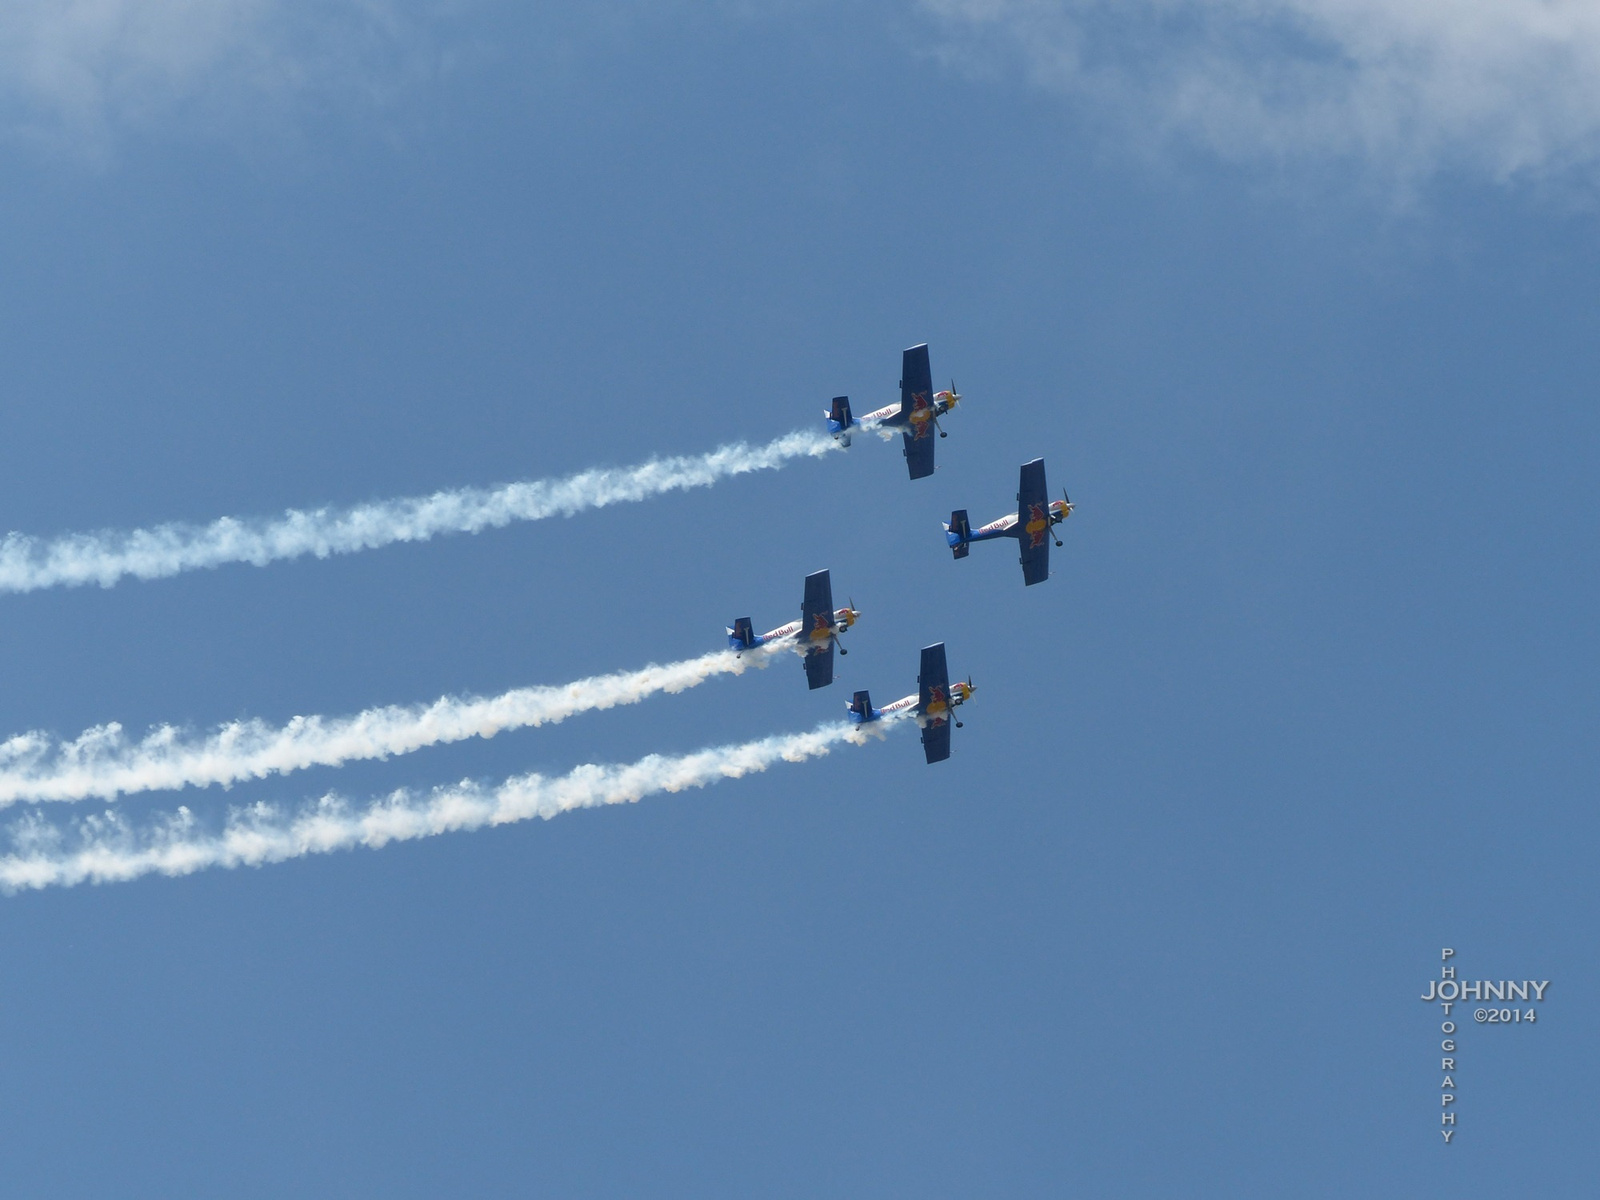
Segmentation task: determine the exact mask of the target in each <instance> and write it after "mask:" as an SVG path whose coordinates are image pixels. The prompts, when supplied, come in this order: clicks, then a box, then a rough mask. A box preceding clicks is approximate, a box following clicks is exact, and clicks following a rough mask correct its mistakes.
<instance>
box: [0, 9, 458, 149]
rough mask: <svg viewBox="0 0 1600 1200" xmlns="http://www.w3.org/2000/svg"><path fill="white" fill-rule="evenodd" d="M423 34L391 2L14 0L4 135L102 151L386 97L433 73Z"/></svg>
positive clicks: (9, 15)
mask: <svg viewBox="0 0 1600 1200" xmlns="http://www.w3.org/2000/svg"><path fill="white" fill-rule="evenodd" d="M427 7H428V6H426V5H422V6H412V9H411V11H412V12H417V11H418V10H419V9H421V10H426V8H427ZM423 29H424V22H423V21H419V20H418V19H417V18H415V17H403V16H402V15H401V13H400V9H399V8H398V7H396V6H395V5H393V4H392V3H390V0H0V130H3V131H4V132H5V133H6V134H8V135H10V136H13V137H15V136H19V135H21V136H27V137H33V138H38V139H42V140H48V141H51V142H61V141H63V140H64V141H66V142H68V143H69V144H75V145H77V146H78V147H80V148H83V149H88V150H91V151H92V150H94V149H95V148H96V147H97V146H98V145H100V144H101V143H103V142H104V140H105V139H106V138H107V137H108V136H109V135H111V134H113V133H115V132H117V131H118V130H124V129H148V128H151V127H154V126H157V125H172V124H179V125H185V126H190V127H198V128H220V127H232V126H235V125H237V124H238V123H240V122H241V121H242V122H246V123H250V124H270V123H272V122H273V121H275V120H277V119H279V118H280V117H281V116H282V115H283V114H285V113H286V112H292V111H294V110H296V109H299V108H304V107H307V106H311V107H315V106H318V105H320V104H322V103H324V102H326V101H329V100H332V99H336V98H337V99H339V100H341V102H343V103H346V104H348V103H350V102H352V101H353V102H355V103H357V104H372V103H382V102H383V101H384V100H385V99H386V98H387V96H388V95H390V94H392V93H393V92H394V91H396V90H397V89H399V88H401V87H403V86H405V84H406V83H407V82H408V81H409V80H410V79H412V78H415V77H416V76H417V75H418V74H419V73H420V72H422V71H425V70H426V69H427V68H426V64H425V62H424V61H423V60H425V59H426V58H427V56H428V48H427V46H426V44H425V42H426V39H425V38H424V37H422V36H421V33H422V31H423Z"/></svg>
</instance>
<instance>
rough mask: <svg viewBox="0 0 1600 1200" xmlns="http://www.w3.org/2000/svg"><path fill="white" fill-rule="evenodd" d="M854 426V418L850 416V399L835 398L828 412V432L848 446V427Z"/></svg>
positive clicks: (846, 397) (847, 397) (845, 397)
mask: <svg viewBox="0 0 1600 1200" xmlns="http://www.w3.org/2000/svg"><path fill="white" fill-rule="evenodd" d="M853 424H855V418H854V417H852V416H851V415H850V397H849V396H835V397H834V398H833V407H832V408H830V409H829V410H828V432H829V433H831V434H833V436H834V437H836V438H838V439H839V441H840V442H841V443H842V444H844V445H846V446H848V445H849V444H850V426H852V425H853Z"/></svg>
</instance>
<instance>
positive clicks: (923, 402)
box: [824, 342, 961, 479]
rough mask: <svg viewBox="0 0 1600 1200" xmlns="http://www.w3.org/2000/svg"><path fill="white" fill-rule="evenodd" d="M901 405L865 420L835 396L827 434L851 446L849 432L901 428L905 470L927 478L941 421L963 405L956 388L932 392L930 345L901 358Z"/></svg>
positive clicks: (846, 399) (845, 399)
mask: <svg viewBox="0 0 1600 1200" xmlns="http://www.w3.org/2000/svg"><path fill="white" fill-rule="evenodd" d="M901 359H902V361H901V363H900V403H899V404H890V405H888V406H886V407H884V408H880V409H878V410H877V411H876V412H869V413H868V414H867V415H866V416H864V417H859V418H857V417H852V416H851V415H850V397H849V396H835V397H834V398H833V407H832V408H830V409H829V410H828V411H827V412H826V413H825V414H824V415H825V416H826V417H827V418H828V432H829V433H831V434H833V436H834V437H836V438H837V439H838V440H839V444H840V445H843V446H848V445H849V444H850V430H851V429H852V428H854V429H873V428H877V429H899V430H901V432H902V435H903V437H904V440H905V456H906V469H907V470H909V471H910V472H911V478H913V479H924V478H926V477H927V476H929V475H932V474H933V438H932V437H931V436H930V435H931V434H932V433H933V431H934V430H935V429H938V430H939V436H940V437H946V436H947V435H946V433H945V431H944V430H943V429H940V428H939V418H940V417H942V416H944V414H945V413H947V412H949V411H950V410H951V409H952V408H954V407H955V406H956V405H957V404H959V403H960V402H961V394H960V393H959V392H957V391H956V385H955V384H954V383H951V384H950V390H949V391H948V392H935V391H934V390H933V372H932V370H931V369H930V368H929V366H928V345H927V343H926V342H924V343H923V344H922V345H920V346H913V347H911V349H909V350H907V351H905V353H904V354H903V355H902V356H901Z"/></svg>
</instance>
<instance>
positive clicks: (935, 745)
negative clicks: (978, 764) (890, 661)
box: [849, 642, 975, 763]
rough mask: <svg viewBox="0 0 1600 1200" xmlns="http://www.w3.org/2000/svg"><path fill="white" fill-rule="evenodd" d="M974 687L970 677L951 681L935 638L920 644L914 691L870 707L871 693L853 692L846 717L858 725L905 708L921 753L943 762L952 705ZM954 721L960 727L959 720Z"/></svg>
mask: <svg viewBox="0 0 1600 1200" xmlns="http://www.w3.org/2000/svg"><path fill="white" fill-rule="evenodd" d="M974 690H975V689H974V688H973V686H972V680H971V679H968V680H967V681H966V682H965V683H957V684H955V685H954V686H952V685H951V683H950V670H949V668H948V667H947V666H946V665H945V658H944V643H943V642H937V643H935V644H934V645H932V646H924V647H923V648H922V673H921V674H919V675H918V676H917V693H916V695H914V696H907V697H905V699H903V700H896V701H895V702H894V703H893V704H885V705H884V706H883V707H882V708H873V707H872V696H871V695H870V694H869V693H867V692H857V693H856V694H855V698H854V699H852V700H851V701H850V706H849V707H850V719H851V720H852V721H854V722H855V723H856V724H857V725H862V724H865V723H866V722H868V721H881V720H882V719H883V718H884V717H886V716H891V715H893V714H894V713H900V712H905V711H907V710H908V709H909V710H911V711H912V712H913V713H915V715H916V721H917V724H918V725H920V726H922V754H923V757H924V758H926V759H927V760H928V761H929V762H931V763H936V762H943V761H944V760H945V759H947V758H949V757H950V722H951V721H953V720H955V709H956V706H957V705H959V704H965V703H966V702H967V701H968V700H970V699H972V693H973V691H974ZM955 725H956V728H957V729H960V728H961V722H960V721H956V722H955Z"/></svg>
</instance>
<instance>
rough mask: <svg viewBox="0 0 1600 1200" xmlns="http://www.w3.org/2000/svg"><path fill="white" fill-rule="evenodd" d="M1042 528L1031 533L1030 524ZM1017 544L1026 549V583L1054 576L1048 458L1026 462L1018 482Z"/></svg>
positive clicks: (1024, 576)
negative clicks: (1046, 459)
mask: <svg viewBox="0 0 1600 1200" xmlns="http://www.w3.org/2000/svg"><path fill="white" fill-rule="evenodd" d="M1041 520H1042V521H1043V522H1044V525H1043V527H1042V528H1039V529H1037V530H1036V531H1035V532H1033V533H1029V532H1028V525H1029V524H1030V523H1035V524H1036V523H1037V522H1038V521H1041ZM1014 528H1015V529H1016V534H1017V544H1018V545H1019V546H1020V547H1021V548H1022V555H1021V561H1022V582H1023V584H1024V585H1025V586H1026V585H1031V584H1035V583H1043V582H1044V581H1045V580H1046V579H1049V578H1050V536H1051V535H1050V496H1049V493H1048V489H1047V488H1046V487H1045V481H1044V459H1042V458H1036V459H1034V460H1033V461H1032V462H1029V463H1023V464H1022V475H1021V477H1020V479H1019V480H1018V482H1017V523H1016V526H1015V527H1014Z"/></svg>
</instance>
